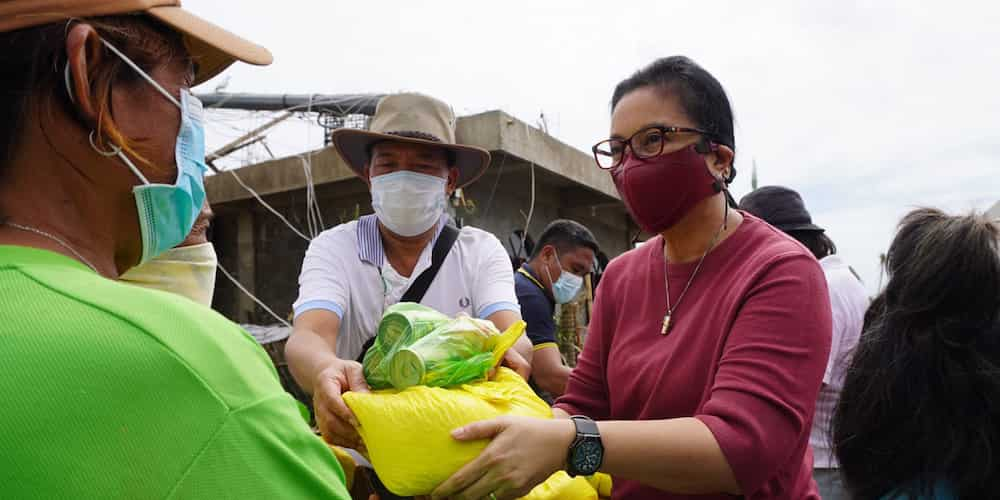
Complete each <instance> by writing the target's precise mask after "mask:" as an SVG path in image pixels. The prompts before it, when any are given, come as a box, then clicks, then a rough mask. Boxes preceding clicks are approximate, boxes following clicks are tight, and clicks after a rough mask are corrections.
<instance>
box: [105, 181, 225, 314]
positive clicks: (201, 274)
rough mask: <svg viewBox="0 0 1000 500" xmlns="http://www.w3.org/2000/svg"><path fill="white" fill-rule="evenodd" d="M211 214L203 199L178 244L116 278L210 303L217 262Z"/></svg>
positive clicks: (208, 305)
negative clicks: (213, 243) (210, 237)
mask: <svg viewBox="0 0 1000 500" xmlns="http://www.w3.org/2000/svg"><path fill="white" fill-rule="evenodd" d="M214 217H215V214H214V213H213V212H212V207H211V206H209V204H208V200H205V203H204V204H203V205H202V206H201V212H200V213H198V218H197V219H195V221H194V227H192V228H191V233H189V234H188V236H187V238H186V239H185V240H184V241H182V242H181V244H180V245H177V246H176V247H174V248H172V249H170V250H167V251H166V252H164V253H162V254H160V255H157V256H156V257H154V258H153V259H152V260H150V261H149V262H146V263H145V264H141V265H139V266H136V267H133V268H132V269H129V270H128V271H126V272H125V273H124V274H122V275H121V277H119V279H120V280H121V281H124V282H127V283H132V284H133V285H138V286H141V287H145V288H152V289H154V290H163V291H165V292H171V293H176V294H177V295H180V296H183V297H187V298H189V299H191V300H193V301H195V302H197V303H199V304H202V305H204V306H205V307H212V297H213V296H214V295H215V272H216V270H217V269H218V263H219V261H218V257H217V256H216V255H215V246H213V245H212V243H211V242H210V241H208V228H209V226H210V225H211V223H212V219H213V218H214Z"/></svg>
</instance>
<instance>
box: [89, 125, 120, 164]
mask: <svg viewBox="0 0 1000 500" xmlns="http://www.w3.org/2000/svg"><path fill="white" fill-rule="evenodd" d="M87 139H88V140H89V141H90V147H91V148H92V149H93V150H94V151H96V152H97V154H99V155H101V156H105V157H108V158H110V157H112V156H115V155H117V154H119V153H121V152H122V148H121V147H120V146H116V145H114V144H112V145H111V151H102V150H101V148H99V147H97V144H96V143H95V142H94V131H93V130H91V131H90V135H89V136H87Z"/></svg>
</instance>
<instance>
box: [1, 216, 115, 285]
mask: <svg viewBox="0 0 1000 500" xmlns="http://www.w3.org/2000/svg"><path fill="white" fill-rule="evenodd" d="M2 225H4V226H10V227H12V228H14V229H19V230H21V231H26V232H29V233H34V234H37V235H39V236H42V237H45V238H48V239H50V240H52V241H54V242H56V243H58V244H59V246H61V247H63V248H65V249H66V250H69V252H70V253H72V254H73V255H75V256H76V258H77V259H79V260H80V262H83V263H84V264H86V265H87V267H89V268H90V269H92V270H93V271H94V272H95V273H97V274H101V273H100V272H98V271H97V268H96V267H94V265H93V264H91V263H90V261H89V260H87V259H86V258H85V257H84V256H83V255H81V254H80V252H77V251H76V249H74V248H73V247H72V246H70V244H69V243H66V242H65V241H63V240H62V238H59V237H58V236H55V235H53V234H49V233H46V232H45V231H42V230H41V229H38V228H34V227H31V226H22V225H21V224H15V223H13V222H10V221H7V222H4V223H3V224H2Z"/></svg>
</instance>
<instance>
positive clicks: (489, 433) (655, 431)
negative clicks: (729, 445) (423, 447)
mask: <svg viewBox="0 0 1000 500" xmlns="http://www.w3.org/2000/svg"><path fill="white" fill-rule="evenodd" d="M563 415H564V413H563ZM598 426H599V428H600V432H601V441H602V443H603V444H604V463H603V465H602V467H601V471H602V472H605V473H607V474H611V475H613V476H615V477H621V478H627V479H633V480H636V481H639V482H641V483H643V484H645V485H648V486H652V487H654V488H657V489H660V490H663V491H669V492H672V493H680V494H711V493H730V494H733V495H738V494H740V493H741V489H740V486H739V484H738V483H737V482H736V478H735V476H734V475H733V471H732V469H731V468H730V467H729V463H728V462H727V461H726V457H725V456H724V455H723V453H722V450H721V449H720V448H719V444H718V442H717V441H716V440H715V437H714V435H713V434H712V433H711V431H710V430H709V429H708V427H707V426H705V424H703V423H702V422H701V421H700V420H698V419H695V418H675V419H670V420H648V421H636V422H599V423H598ZM452 436H453V437H454V438H455V439H458V440H460V441H475V440H480V439H490V440H491V442H490V444H489V445H488V446H487V447H486V449H485V450H484V451H483V452H482V453H481V454H480V455H479V456H478V457H476V458H475V459H473V461H472V462H469V463H468V464H467V465H466V466H464V467H462V468H461V469H460V470H459V471H458V472H456V473H455V474H454V475H453V476H452V477H451V478H449V479H448V480H447V481H445V482H444V483H442V484H441V486H439V487H438V488H437V490H435V491H434V494H433V498H435V499H437V498H449V499H452V500H466V499H468V500H472V499H478V498H484V497H487V496H488V495H489V494H490V493H494V494H495V495H496V496H497V498H502V499H509V498H517V497H520V496H522V495H524V494H526V493H527V492H528V491H530V490H531V488H532V487H534V486H535V485H537V484H539V483H540V482H542V481H544V480H545V478H547V477H548V476H549V475H550V474H552V473H554V472H555V471H557V470H559V469H561V468H564V467H565V465H566V458H567V453H568V450H569V446H570V444H571V443H572V442H573V439H574V437H575V436H576V430H575V426H574V425H573V423H572V422H569V421H567V420H565V419H555V420H549V419H539V418H526V417H509V416H508V417H500V418H496V419H493V420H486V421H483V422H477V423H474V424H471V425H467V426H465V427H463V428H461V429H457V430H456V431H455V432H453V433H452Z"/></svg>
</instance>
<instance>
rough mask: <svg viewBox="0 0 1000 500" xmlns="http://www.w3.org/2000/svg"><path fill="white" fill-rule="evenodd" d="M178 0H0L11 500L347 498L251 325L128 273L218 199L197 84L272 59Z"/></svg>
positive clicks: (1, 448) (6, 480) (1, 282)
mask: <svg viewBox="0 0 1000 500" xmlns="http://www.w3.org/2000/svg"><path fill="white" fill-rule="evenodd" d="M179 4H180V2H178V1H176V0H120V1H114V2H111V1H106V0H4V1H0V66H3V72H2V73H0V75H2V76H0V317H2V318H3V321H2V322H0V338H2V339H3V347H2V348H0V360H2V365H3V377H0V394H2V395H3V411H2V412H0V424H2V427H3V434H2V437H0V456H3V457H4V462H5V467H3V470H2V471H0V489H2V491H3V493H2V495H3V496H4V497H6V498H333V499H340V500H346V499H347V498H349V496H348V493H347V490H346V488H345V476H344V471H343V470H342V469H341V467H340V466H339V464H338V462H337V459H336V458H335V457H334V454H333V453H332V452H331V450H330V448H329V447H328V446H327V445H326V444H325V443H323V441H322V440H321V439H320V438H319V437H317V436H316V435H314V434H313V432H312V430H311V429H310V428H309V425H308V423H307V422H306V421H305V419H304V418H303V417H302V414H301V412H300V411H299V410H300V408H299V406H298V405H297V404H296V402H295V401H294V400H293V399H292V398H291V396H289V395H288V394H287V393H286V392H285V391H284V390H283V389H282V387H281V384H280V383H279V380H278V376H277V373H276V371H275V369H274V366H273V365H272V364H271V361H270V359H269V358H268V356H267V354H266V353H265V352H264V350H263V349H262V348H261V347H260V346H259V345H257V343H256V342H254V340H253V339H252V338H251V337H250V336H249V335H247V334H246V332H244V331H243V330H241V329H240V328H239V327H238V326H237V325H235V324H234V323H232V322H230V321H228V320H226V319H225V318H224V317H222V316H221V315H219V314H218V313H216V312H214V311H212V310H211V309H209V308H208V307H205V306H203V305H199V304H197V303H196V302H193V301H191V300H188V299H186V298H184V297H182V296H180V295H177V294H172V293H165V292H163V291H159V290H151V289H146V288H141V287H136V286H132V285H129V284H126V283H122V282H120V281H118V278H119V277H120V276H121V275H122V274H123V273H125V272H126V271H127V270H129V269H130V268H133V267H135V266H137V265H141V264H146V263H149V262H152V261H154V259H156V257H158V256H160V255H163V254H164V253H165V252H167V251H169V250H170V249H171V248H173V247H176V246H177V245H178V244H181V243H182V242H183V241H184V240H185V239H186V238H187V237H188V236H189V235H190V234H191V233H192V228H193V227H194V226H195V221H196V219H197V218H198V214H199V212H200V211H201V209H202V207H203V206H204V201H205V187H204V178H203V177H204V174H205V170H206V169H207V168H206V164H205V123H204V117H203V110H202V106H201V102H200V101H198V99H197V98H196V97H195V96H194V95H193V94H192V93H191V90H190V88H191V87H193V86H195V85H197V84H200V83H203V82H205V81H206V80H208V79H210V78H211V77H213V76H214V75H216V74H218V73H219V72H221V71H223V70H224V69H226V68H227V67H228V66H230V65H231V64H233V63H234V62H235V61H237V60H240V61H244V62H248V63H252V64H259V65H263V64H269V63H270V62H271V54H270V52H268V51H267V50H266V49H264V48H263V47H260V46H257V45H255V44H253V43H250V42H248V41H246V40H243V39H242V38H239V37H237V36H236V35H233V34H231V33H229V32H227V31H224V30H223V29H222V28H219V27H217V26H215V25H213V24H210V23H209V22H207V21H205V20H202V19H200V18H197V17H195V16H194V15H192V14H190V13H189V12H187V11H185V10H183V9H181V7H180V5H179Z"/></svg>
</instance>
